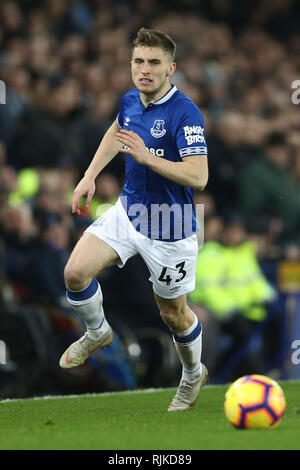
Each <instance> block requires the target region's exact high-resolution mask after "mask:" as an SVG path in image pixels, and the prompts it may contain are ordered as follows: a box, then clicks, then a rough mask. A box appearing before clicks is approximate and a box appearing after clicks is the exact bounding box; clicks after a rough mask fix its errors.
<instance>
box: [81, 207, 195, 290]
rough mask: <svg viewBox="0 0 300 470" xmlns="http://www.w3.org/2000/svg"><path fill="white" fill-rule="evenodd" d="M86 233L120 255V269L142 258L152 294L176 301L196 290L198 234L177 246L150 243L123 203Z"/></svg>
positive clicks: (108, 212) (168, 243) (151, 241)
mask: <svg viewBox="0 0 300 470" xmlns="http://www.w3.org/2000/svg"><path fill="white" fill-rule="evenodd" d="M86 232H88V233H92V234H94V235H96V236H97V237H99V238H101V240H103V241H105V242H106V243H107V244H108V245H110V246H111V247H112V248H113V249H114V250H115V251H116V252H117V253H118V255H119V257H120V260H121V263H119V264H118V266H119V267H120V268H122V267H123V266H124V265H125V263H126V261H127V260H128V259H129V258H131V257H132V256H134V255H136V254H140V255H141V257H142V258H143V260H144V261H145V263H146V265H147V267H148V269H149V271H150V278H149V280H150V281H151V282H152V284H153V291H154V292H155V293H156V294H157V295H159V296H160V297H163V298H165V299H173V298H176V297H178V296H180V295H183V294H186V293H188V292H192V291H193V290H194V289H195V283H196V262H197V255H198V242H197V236H196V234H194V235H192V236H191V237H188V238H185V239H183V240H178V241H175V242H164V241H160V240H151V239H150V238H147V237H145V236H144V235H142V234H140V233H139V232H137V231H136V229H135V228H134V227H133V225H132V224H131V222H130V220H129V218H128V217H127V214H126V212H125V210H124V208H123V207H122V204H121V202H120V200H118V201H117V202H116V204H115V205H114V206H113V207H111V208H110V209H108V211H107V212H105V213H104V214H103V215H102V216H101V217H99V219H97V220H96V221H95V222H94V223H92V224H91V225H90V226H89V227H88V228H87V229H86Z"/></svg>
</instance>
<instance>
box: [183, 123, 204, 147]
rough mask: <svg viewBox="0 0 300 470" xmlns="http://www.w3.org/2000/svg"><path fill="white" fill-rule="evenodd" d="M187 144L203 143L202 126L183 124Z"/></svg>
mask: <svg viewBox="0 0 300 470" xmlns="http://www.w3.org/2000/svg"><path fill="white" fill-rule="evenodd" d="M183 131H184V137H185V140H186V142H187V145H192V144H197V143H199V144H205V138H204V135H203V134H204V128H203V127H201V126H185V127H184V128H183Z"/></svg>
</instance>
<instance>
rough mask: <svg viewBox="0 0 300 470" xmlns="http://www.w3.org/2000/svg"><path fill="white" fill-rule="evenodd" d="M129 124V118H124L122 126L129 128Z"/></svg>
mask: <svg viewBox="0 0 300 470" xmlns="http://www.w3.org/2000/svg"><path fill="white" fill-rule="evenodd" d="M129 123H130V117H126V118H125V119H124V126H129Z"/></svg>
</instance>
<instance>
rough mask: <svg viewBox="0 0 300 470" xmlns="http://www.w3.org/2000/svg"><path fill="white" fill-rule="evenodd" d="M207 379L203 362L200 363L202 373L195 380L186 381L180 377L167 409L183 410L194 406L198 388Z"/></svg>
mask: <svg viewBox="0 0 300 470" xmlns="http://www.w3.org/2000/svg"><path fill="white" fill-rule="evenodd" d="M207 381H208V372H207V368H206V367H205V365H204V364H202V374H201V376H200V377H199V379H198V380H197V381H195V382H192V383H191V382H188V381H187V380H185V379H181V381H180V384H179V387H178V389H177V392H176V395H175V397H174V398H173V400H172V402H171V404H170V406H169V408H168V411H185V410H191V409H193V408H194V406H195V403H196V401H197V398H198V395H199V392H200V389H201V388H202V387H203V385H205V383H206V382H207Z"/></svg>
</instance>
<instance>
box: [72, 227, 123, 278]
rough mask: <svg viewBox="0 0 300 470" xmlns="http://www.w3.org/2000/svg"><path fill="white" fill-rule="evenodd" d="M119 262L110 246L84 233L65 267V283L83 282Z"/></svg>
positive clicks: (90, 234) (94, 236)
mask: <svg viewBox="0 0 300 470" xmlns="http://www.w3.org/2000/svg"><path fill="white" fill-rule="evenodd" d="M119 262H120V258H119V256H118V254H117V252H116V251H115V250H114V249H113V248H112V247H111V246H110V245H108V244H107V243H106V242H105V241H103V240H101V239H100V238H99V237H97V236H96V235H93V234H92V233H84V234H83V235H82V237H81V238H80V240H79V241H78V242H77V244H76V246H75V247H74V250H73V252H72V253H71V256H70V258H69V260H68V263H67V265H66V267H65V279H66V281H67V282H68V281H69V282H81V281H82V282H84V281H85V280H89V279H92V278H93V277H94V276H96V275H97V273H98V272H99V271H102V269H105V268H107V267H109V266H112V265H114V264H117V263H119Z"/></svg>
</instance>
